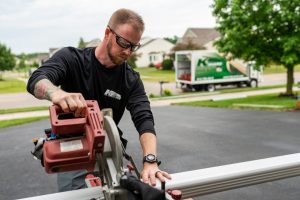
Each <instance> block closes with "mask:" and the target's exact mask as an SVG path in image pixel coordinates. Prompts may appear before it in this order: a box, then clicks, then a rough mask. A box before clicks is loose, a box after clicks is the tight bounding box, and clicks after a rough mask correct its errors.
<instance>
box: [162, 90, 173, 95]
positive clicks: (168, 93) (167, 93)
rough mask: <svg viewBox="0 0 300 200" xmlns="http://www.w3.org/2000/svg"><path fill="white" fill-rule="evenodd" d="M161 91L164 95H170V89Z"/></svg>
mask: <svg viewBox="0 0 300 200" xmlns="http://www.w3.org/2000/svg"><path fill="white" fill-rule="evenodd" d="M163 93H164V96H172V92H171V90H168V89H164V91H163Z"/></svg>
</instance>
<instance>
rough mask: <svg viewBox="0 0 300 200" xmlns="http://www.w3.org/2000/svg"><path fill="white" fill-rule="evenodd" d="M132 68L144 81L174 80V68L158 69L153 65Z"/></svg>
mask: <svg viewBox="0 0 300 200" xmlns="http://www.w3.org/2000/svg"><path fill="white" fill-rule="evenodd" d="M134 70H135V71H137V72H139V73H140V75H141V78H142V80H144V81H151V82H158V81H168V82H175V71H174V70H158V69H156V68H155V67H144V68H134Z"/></svg>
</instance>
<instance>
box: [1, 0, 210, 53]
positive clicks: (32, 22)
mask: <svg viewBox="0 0 300 200" xmlns="http://www.w3.org/2000/svg"><path fill="white" fill-rule="evenodd" d="M212 3H213V0H106V1H103V0H0V43H2V44H3V43H4V44H5V45H6V46H7V47H9V48H10V49H11V51H12V52H13V53H15V54H20V53H22V52H23V53H33V52H48V50H49V48H56V47H63V46H77V45H78V42H79V38H80V37H83V39H84V41H90V40H92V39H95V38H100V39H101V40H102V38H103V36H104V30H105V27H106V25H107V23H108V20H109V17H110V16H111V14H112V13H113V12H114V11H115V10H117V9H119V8H129V9H132V10H134V11H136V12H137V13H139V14H140V15H141V16H142V17H143V19H144V22H145V27H146V29H145V32H144V34H143V36H149V37H160V38H163V37H173V36H174V35H176V36H179V37H182V36H183V34H184V32H185V31H186V29H187V28H189V27H197V28H213V27H215V25H216V23H215V18H214V17H213V16H212V8H211V7H210V6H211V4H212Z"/></svg>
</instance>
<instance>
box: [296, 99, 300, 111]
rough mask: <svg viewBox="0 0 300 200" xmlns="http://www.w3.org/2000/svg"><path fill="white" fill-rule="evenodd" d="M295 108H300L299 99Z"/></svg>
mask: <svg viewBox="0 0 300 200" xmlns="http://www.w3.org/2000/svg"><path fill="white" fill-rule="evenodd" d="M295 109H296V110H300V100H297V101H296V104H295Z"/></svg>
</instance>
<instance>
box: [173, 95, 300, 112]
mask: <svg viewBox="0 0 300 200" xmlns="http://www.w3.org/2000/svg"><path fill="white" fill-rule="evenodd" d="M278 95H279V94H267V95H259V96H250V97H247V98H241V99H229V100H222V101H195V102H188V103H178V104H176V105H184V106H198V107H217V108H235V109H257V110H279V111H282V110H289V109H294V108H295V103H296V100H295V99H292V98H289V97H279V96H278Z"/></svg>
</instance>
